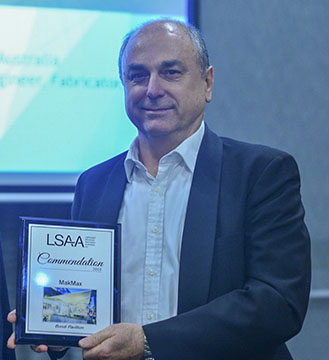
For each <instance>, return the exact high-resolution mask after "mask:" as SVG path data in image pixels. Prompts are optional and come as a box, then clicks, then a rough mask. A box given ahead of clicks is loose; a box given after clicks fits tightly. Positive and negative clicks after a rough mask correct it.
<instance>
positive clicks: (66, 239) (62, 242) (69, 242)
mask: <svg viewBox="0 0 329 360" xmlns="http://www.w3.org/2000/svg"><path fill="white" fill-rule="evenodd" d="M47 245H49V246H71V247H77V246H78V245H79V246H82V247H85V244H84V243H83V240H82V237H81V236H80V235H78V236H77V237H76V238H72V237H71V235H70V234H69V235H63V234H56V235H54V236H53V237H52V236H51V235H50V234H47Z"/></svg>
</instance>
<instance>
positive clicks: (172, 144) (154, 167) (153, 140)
mask: <svg viewBox="0 0 329 360" xmlns="http://www.w3.org/2000/svg"><path fill="white" fill-rule="evenodd" d="M198 128H199V127H198ZM198 128H197V129H195V130H194V131H193V132H191V134H188V135H187V136H186V134H185V136H181V137H180V136H176V137H173V136H172V135H171V136H157V137H152V136H145V135H144V134H143V133H141V132H139V134H138V145H139V160H140V161H141V162H142V163H143V164H144V165H145V167H146V169H147V170H148V172H149V173H150V174H151V175H152V176H154V177H156V176H157V173H158V169H159V162H160V159H161V158H162V157H163V156H164V155H166V154H168V153H169V152H170V151H172V150H174V149H175V148H176V147H177V146H178V145H180V144H181V143H182V142H183V141H184V140H186V139H187V138H188V137H189V136H191V135H192V134H193V133H194V132H196V131H197V130H198Z"/></svg>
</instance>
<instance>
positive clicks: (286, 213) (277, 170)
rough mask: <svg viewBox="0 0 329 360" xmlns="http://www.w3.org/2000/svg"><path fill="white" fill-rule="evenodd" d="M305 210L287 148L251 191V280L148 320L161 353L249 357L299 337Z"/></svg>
mask: <svg viewBox="0 0 329 360" xmlns="http://www.w3.org/2000/svg"><path fill="white" fill-rule="evenodd" d="M221 211H225V209H223V208H221ZM303 217H304V210H303V207H302V204H301V199H300V180H299V174H298V170H297V166H296V164H295V161H294V160H293V158H292V157H291V156H288V155H285V154H280V155H279V156H276V157H275V158H274V159H273V160H272V161H270V162H269V164H268V165H267V166H266V167H265V168H264V169H263V171H262V173H261V174H260V175H259V176H258V178H257V179H256V181H255V182H254V183H253V184H251V185H250V187H249V193H248V194H247V200H246V203H245V223H244V233H243V237H244V238H243V244H244V262H245V264H244V274H245V276H244V278H245V282H244V285H243V286H242V287H241V288H237V289H235V290H232V291H230V292H228V293H226V294H224V295H222V296H219V297H217V298H214V299H209V303H207V304H205V305H203V306H200V307H198V308H196V309H194V310H192V311H188V312H186V313H183V314H179V315H178V316H176V317H174V318H171V319H168V320H165V321H160V322H157V323H153V324H149V325H145V326H144V332H145V334H146V336H147V338H148V341H149V344H150V347H151V350H152V352H153V355H154V357H155V358H156V359H157V360H162V359H168V358H170V359H177V360H178V359H192V358H193V359H195V360H197V359H200V360H201V359H203V360H205V359H214V358H215V357H216V358H217V357H218V358H220V359H234V360H236V359H240V358H243V359H246V358H248V356H249V355H250V356H251V358H252V356H253V354H257V353H258V354H260V353H262V352H263V353H264V354H266V353H270V352H271V350H272V349H275V348H276V347H277V346H279V345H280V344H283V343H284V342H285V341H287V340H288V339H289V338H291V337H292V336H294V335H295V334H296V333H297V332H298V331H299V330H300V328H301V325H302V322H303V319H304V316H305V312H306V308H307V303H308V295H309V286H310V258H309V257H310V250H309V236H308V232H307V230H306V227H305V225H304V222H303ZM233 240H234V239H232V241H233ZM203 241H206V239H203ZM216 241H217V242H220V241H221V239H216ZM218 261H220V259H218ZM212 281H213V282H216V281H220V279H218V280H216V279H213V280H212Z"/></svg>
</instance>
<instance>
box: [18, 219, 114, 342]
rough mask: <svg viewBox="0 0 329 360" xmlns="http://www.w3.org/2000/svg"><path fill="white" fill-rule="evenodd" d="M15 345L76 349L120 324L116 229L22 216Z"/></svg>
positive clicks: (95, 224)
mask: <svg viewBox="0 0 329 360" xmlns="http://www.w3.org/2000/svg"><path fill="white" fill-rule="evenodd" d="M20 219H21V232H20V239H19V250H18V253H19V254H18V277H17V302H16V311H17V322H16V329H15V335H16V343H17V344H47V345H60V346H77V344H78V341H79V340H80V339H81V338H82V337H85V336H88V335H91V334H93V333H95V332H97V331H99V330H101V329H104V328H105V327H107V326H109V325H111V324H113V323H117V322H119V321H120V225H118V224H116V225H109V224H101V223H91V222H80V221H66V220H56V219H42V218H28V217H22V218H20Z"/></svg>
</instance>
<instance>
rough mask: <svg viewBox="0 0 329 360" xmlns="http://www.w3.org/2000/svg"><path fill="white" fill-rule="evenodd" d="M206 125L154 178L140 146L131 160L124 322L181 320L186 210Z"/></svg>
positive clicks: (124, 210) (124, 211)
mask: <svg viewBox="0 0 329 360" xmlns="http://www.w3.org/2000/svg"><path fill="white" fill-rule="evenodd" d="M203 134H204V123H203V122H202V124H201V126H200V128H199V129H198V130H197V131H196V132H195V133H194V134H193V135H192V136H190V137H189V138H187V139H186V140H185V141H184V142H182V143H181V144H180V145H179V146H178V147H177V148H176V149H174V150H172V151H171V152H170V153H168V154H166V155H165V156H163V157H162V158H161V159H160V162H159V169H158V174H157V176H156V177H155V178H154V177H153V176H152V175H151V174H150V173H149V172H148V171H147V169H146V168H145V166H144V165H143V164H142V163H141V162H140V161H139V160H138V158H139V157H138V140H137V139H135V141H134V142H133V143H132V145H131V146H130V149H129V151H128V154H127V157H126V160H125V171H126V174H127V179H128V183H127V187H126V189H125V193H124V199H123V202H122V206H121V209H120V214H119V220H118V222H119V223H121V224H122V264H121V321H122V322H130V323H135V324H139V325H144V324H148V323H151V322H154V321H159V320H164V319H167V318H169V317H172V316H175V315H176V314H177V301H178V276H179V259H180V250H181V242H182V235H183V228H184V222H185V215H186V208H187V202H188V197H189V192H190V188H191V183H192V176H193V171H194V167H195V163H196V158H197V154H198V151H199V148H200V144H201V141H202V138H203Z"/></svg>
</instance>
